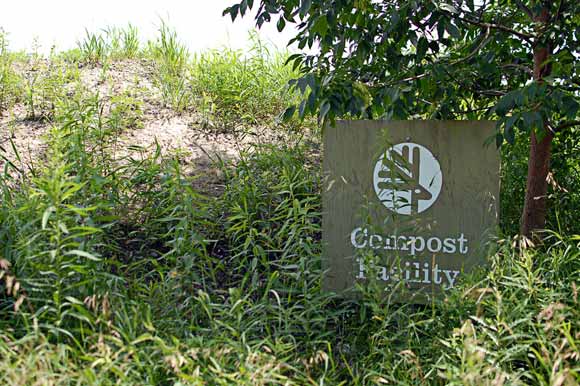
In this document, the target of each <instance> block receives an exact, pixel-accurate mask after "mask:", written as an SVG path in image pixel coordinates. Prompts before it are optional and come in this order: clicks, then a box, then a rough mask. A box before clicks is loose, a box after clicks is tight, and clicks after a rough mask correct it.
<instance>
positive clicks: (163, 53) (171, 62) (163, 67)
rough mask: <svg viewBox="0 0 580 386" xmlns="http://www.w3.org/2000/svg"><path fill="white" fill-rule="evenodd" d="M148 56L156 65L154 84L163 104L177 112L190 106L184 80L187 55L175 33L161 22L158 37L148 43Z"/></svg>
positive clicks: (189, 94)
mask: <svg viewBox="0 0 580 386" xmlns="http://www.w3.org/2000/svg"><path fill="white" fill-rule="evenodd" d="M148 49H149V54H150V55H151V56H152V57H153V59H154V60H155V63H156V73H155V83H156V85H157V87H158V88H159V89H160V90H161V95H162V98H163V101H164V103H165V104H166V105H167V106H171V107H172V108H174V109H175V110H177V111H183V110H185V109H187V108H188V107H189V105H190V100H191V92H190V91H189V88H188V83H187V81H186V79H185V69H186V66H187V62H188V60H189V53H188V50H187V48H186V47H185V45H184V44H183V43H182V42H180V41H179V38H178V37H177V33H176V32H175V31H174V30H172V29H171V28H170V27H169V26H168V25H167V24H166V23H165V21H163V20H162V21H161V25H160V27H159V37H158V38H157V40H156V41H154V42H151V41H150V42H148Z"/></svg>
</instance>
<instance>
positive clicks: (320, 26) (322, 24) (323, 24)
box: [312, 15, 328, 37]
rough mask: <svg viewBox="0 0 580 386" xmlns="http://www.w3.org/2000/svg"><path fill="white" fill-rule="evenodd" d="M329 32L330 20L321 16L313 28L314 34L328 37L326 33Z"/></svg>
mask: <svg viewBox="0 0 580 386" xmlns="http://www.w3.org/2000/svg"><path fill="white" fill-rule="evenodd" d="M327 30H328V20H327V19H326V16H325V15H322V16H320V17H319V18H318V19H316V22H315V23H314V25H313V26H312V32H315V33H317V34H319V35H321V36H323V37H324V36H326V31H327Z"/></svg>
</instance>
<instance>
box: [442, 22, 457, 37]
mask: <svg viewBox="0 0 580 386" xmlns="http://www.w3.org/2000/svg"><path fill="white" fill-rule="evenodd" d="M445 29H446V30H447V32H448V33H449V35H451V37H453V38H454V39H457V40H459V39H461V32H459V29H458V28H457V27H456V26H455V25H453V23H447V25H446V28H445Z"/></svg>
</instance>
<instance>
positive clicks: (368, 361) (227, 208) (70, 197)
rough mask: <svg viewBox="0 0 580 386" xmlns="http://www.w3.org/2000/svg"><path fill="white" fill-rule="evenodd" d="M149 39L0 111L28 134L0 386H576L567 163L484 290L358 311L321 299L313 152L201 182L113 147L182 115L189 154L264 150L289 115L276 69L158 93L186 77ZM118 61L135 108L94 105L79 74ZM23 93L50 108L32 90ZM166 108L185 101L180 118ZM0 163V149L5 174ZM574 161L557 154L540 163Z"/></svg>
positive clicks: (56, 70) (218, 170)
mask: <svg viewBox="0 0 580 386" xmlns="http://www.w3.org/2000/svg"><path fill="white" fill-rule="evenodd" d="M127 34H128V35H130V33H129V32H127ZM164 34H165V35H164ZM164 34H163V33H162V34H160V38H159V39H160V40H159V41H158V42H157V43H151V44H152V45H150V46H149V49H147V50H145V51H144V52H141V51H138V52H140V53H139V55H142V57H141V56H137V58H138V59H136V58H133V59H128V58H126V57H125V58H124V59H123V60H124V61H125V62H123V61H121V62H119V61H118V60H119V58H113V56H112V55H113V54H111V50H113V48H110V47H113V46H115V45H114V44H111V43H107V40H102V45H103V47H104V48H103V49H102V50H100V49H97V48H98V45H99V44H101V43H99V42H100V40H99V38H98V37H95V39H94V40H95V41H96V43H94V45H96V47H97V48H95V49H94V50H93V51H95V52H96V54H94V55H92V54H91V55H92V56H91V55H88V54H87V53H88V52H92V51H91V50H92V49H89V48H86V47H85V48H84V49H83V48H81V50H80V52H72V53H67V54H63V56H58V58H61V59H57V56H55V57H54V58H53V60H54V61H51V60H48V61H45V59H42V60H40V59H38V61H39V62H38V63H40V64H39V65H42V66H43V67H42V70H40V71H38V73H37V74H36V75H35V76H38V79H53V78H55V79H57V80H55V82H56V84H55V86H54V93H53V92H52V91H47V96H46V99H42V98H43V97H42V98H41V99H38V100H41V101H43V102H42V103H40V102H38V103H37V102H34V101H36V100H37V99H36V98H37V97H38V94H36V92H35V91H33V98H32V99H29V102H26V98H25V95H27V94H26V92H25V93H24V94H19V92H18V91H14V94H10V95H13V96H12V97H11V98H12V99H10V100H11V102H10V106H11V107H10V108H11V109H13V110H11V111H13V112H14V111H16V112H17V113H18V111H20V112H21V113H22V114H24V116H20V115H18V114H16V115H15V117H14V119H8V120H7V121H8V122H11V123H10V124H7V125H3V126H2V127H0V130H2V131H1V132H0V135H2V139H5V138H6V137H9V136H5V133H6V131H7V130H10V128H11V127H15V128H17V127H20V126H19V125H21V124H26V125H28V124H29V123H30V122H36V123H38V122H40V123H41V124H42V125H43V126H42V127H43V130H44V133H45V134H44V136H42V137H41V140H42V146H43V151H42V152H41V154H39V155H38V158H37V161H36V162H34V163H28V162H20V161H19V157H18V156H17V154H20V153H22V152H23V151H26V149H23V148H18V149H17V150H18V152H15V151H14V150H12V151H11V152H10V157H9V161H10V163H9V162H4V171H3V173H2V177H1V178H0V194H1V195H2V200H1V202H0V224H2V226H1V228H0V263H1V264H0V277H1V279H0V287H1V290H2V291H1V293H2V295H0V327H1V331H2V332H1V333H0V336H1V339H0V356H1V358H2V360H1V361H0V378H1V379H3V380H4V383H6V384H55V385H56V384H58V385H60V384H104V385H107V384H252V385H253V384H329V385H335V384H341V383H342V384H380V383H385V384H389V383H391V384H425V383H427V384H437V383H440V384H472V385H480V384H498V385H501V384H530V383H532V384H560V385H565V384H575V383H578V381H579V380H580V374H579V371H580V368H579V364H578V363H579V359H580V353H579V349H578V344H579V342H580V315H579V312H580V307H579V306H578V288H577V283H578V281H579V279H580V258H579V257H580V238H579V237H578V236H575V235H574V234H575V233H577V232H578V231H577V229H578V227H579V226H580V224H578V222H577V221H578V220H577V219H575V217H574V213H577V211H578V208H580V202H579V201H578V199H577V196H576V195H575V194H576V193H575V192H576V191H577V190H576V191H575V190H574V189H573V188H574V187H575V186H577V184H578V183H579V179H578V178H575V177H574V175H576V176H577V174H573V173H578V172H579V169H578V164H577V163H576V164H574V160H573V159H570V158H564V157H563V158H562V159H561V162H566V165H568V167H569V170H570V171H571V173H572V174H570V175H568V176H567V177H566V178H567V179H566V178H559V177H558V176H556V177H555V181H557V182H558V185H557V186H555V187H554V190H553V193H552V194H553V197H554V200H555V202H556V203H558V202H560V201H561V205H554V206H553V207H554V208H555V210H554V213H553V214H552V216H553V217H552V218H553V219H555V220H559V224H561V226H560V229H558V228H556V226H554V229H558V232H554V233H552V234H550V235H549V238H548V239H547V242H546V245H545V247H543V248H540V249H537V250H532V249H523V250H522V249H519V248H518V247H517V240H512V239H510V238H508V237H506V238H505V240H503V241H501V242H499V251H498V252H497V253H496V254H495V255H493V256H490V257H489V261H490V268H489V270H486V271H482V272H479V273H476V274H474V275H472V277H470V278H468V279H466V281H464V282H462V283H460V284H459V285H458V286H457V287H456V288H455V289H454V290H453V291H451V292H450V294H449V298H448V299H447V300H446V301H443V302H439V303H435V304H431V305H429V306H426V307H418V306H410V305H399V304H391V303H389V301H388V299H385V297H384V296H383V295H382V294H380V293H378V292H377V290H376V289H373V288H367V289H365V290H363V291H362V300H361V301H359V302H356V303H355V302H351V301H348V300H344V299H340V298H337V297H335V296H333V295H330V294H325V293H322V292H321V291H320V279H321V275H322V272H321V268H320V249H321V246H320V212H321V208H320V174H321V173H320V166H319V153H320V149H319V148H318V147H319V145H318V140H317V136H316V134H311V133H309V134H305V132H306V131H305V129H302V130H298V132H296V130H297V129H298V126H299V125H300V123H299V122H291V123H290V127H284V126H281V127H277V128H276V129H275V131H278V132H280V133H283V134H284V135H283V140H278V141H277V140H276V135H271V136H269V140H268V141H257V140H255V141H250V142H246V143H245V145H243V146H242V145H240V148H241V149H240V150H241V151H240V152H238V153H236V155H235V156H233V155H232V157H230V158H231V159H228V157H222V155H223V154H222V155H220V154H221V153H219V152H208V155H209V158H210V159H209V161H212V160H213V162H212V167H211V168H209V169H205V171H204V174H205V175H201V172H200V170H199V169H195V168H194V169H192V168H191V166H190V163H189V160H190V158H188V157H190V155H188V154H187V153H185V152H183V151H175V150H172V148H171V147H163V146H161V145H159V146H155V144H154V143H153V144H151V143H147V144H145V145H144V146H141V147H138V146H132V147H131V146H129V145H131V143H130V138H132V137H131V136H130V133H134V132H136V131H137V130H139V128H140V127H147V125H148V117H149V116H150V115H149V114H153V112H152V111H151V110H152V109H157V110H159V111H165V113H166V114H175V116H174V115H171V117H177V116H179V117H184V116H185V117H188V116H191V120H190V121H188V123H187V124H186V127H187V128H188V130H190V131H187V133H190V134H194V133H196V132H202V133H208V132H211V133H216V132H221V131H228V130H229V131H237V132H238V134H239V136H238V137H236V138H240V137H243V136H244V135H243V134H244V133H250V134H246V136H248V135H249V136H251V135H252V134H251V133H256V132H257V133H261V132H260V131H254V130H256V126H258V127H259V126H271V127H273V126H274V124H275V122H276V116H277V114H278V113H279V112H280V111H279V109H282V110H283V106H284V101H285V100H286V99H287V98H291V96H288V95H285V94H283V93H281V94H276V95H280V96H279V99H278V101H276V100H275V99H273V97H272V96H271V95H270V94H269V93H270V92H273V90H274V87H273V86H272V85H273V84H274V83H277V80H276V79H284V77H289V76H291V74H289V73H284V72H282V73H278V72H276V71H288V70H287V69H285V68H284V67H282V66H280V67H277V66H278V65H274V64H275V63H278V64H279V63H280V61H281V62H283V59H280V61H277V60H278V59H275V60H274V59H271V58H270V59H268V58H267V57H265V59H264V61H263V62H261V61H259V60H256V59H255V58H254V59H253V60H254V61H255V62H253V63H258V64H257V65H256V66H252V65H249V64H248V62H243V61H242V62H238V61H237V60H238V59H236V60H234V61H231V60H230V59H232V58H231V57H229V56H228V54H227V53H218V52H216V53H213V54H211V55H209V56H206V60H207V63H206V64H205V65H204V67H203V68H204V69H205V70H204V71H207V72H206V73H204V72H203V71H201V70H200V72H198V74H199V73H202V74H204V76H206V77H207V80H205V81H201V80H199V79H201V78H196V79H198V81H197V82H191V83H186V84H184V85H183V86H180V85H179V84H174V85H171V82H169V83H167V85H166V86H162V84H165V83H163V82H167V79H166V80H163V79H162V77H163V76H168V77H169V78H168V79H174V80H180V79H184V78H183V77H182V75H183V71H193V70H192V69H191V68H192V67H191V66H192V65H191V63H189V64H187V65H185V64H179V63H180V62H187V61H186V60H185V59H179V56H180V55H182V54H179V53H177V54H175V52H176V51H177V52H179V49H176V48H175V47H177V46H178V40H177V38H176V37H174V36H173V37H171V36H172V35H171V32H170V31H169V30H166V31H165V32H164ZM120 36H122V35H120ZM164 36H165V37H164ZM102 39H104V38H102ZM127 39H128V40H129V41H130V40H131V38H130V37H129V38H127ZM88 41H89V43H87V44H89V46H90V44H93V43H90V42H91V41H92V38H91V39H89V40H88ZM155 44H157V45H155ZM128 46H129V47H130V46H131V44H128ZM107 47H109V48H107ZM151 47H157V48H151ZM168 47H169V48H168ZM171 47H173V48H171ZM129 51H130V50H129ZM99 52H104V53H106V52H109V53H108V54H99ZM131 52H132V51H131ZM5 55H8V54H5ZM135 55H137V54H135ZM183 55H185V54H183ZM8 56H9V58H10V61H11V64H10V67H9V68H10V71H13V72H12V74H14V75H13V76H14V79H16V78H17V77H18V76H22V75H18V74H19V72H18V63H21V61H19V59H18V57H17V56H14V55H13V54H10V55H8ZM120 56H122V55H120ZM125 56H128V54H125ZM184 57H185V56H184ZM235 57H236V58H240V60H242V59H241V57H240V56H237V55H236V56H235ZM31 58H32V57H27V60H30V59H31ZM228 58H229V59H228ZM113 59H114V60H113ZM60 60H62V61H60ZM109 60H110V62H108V61H109ZM126 60H140V61H143V62H144V63H146V64H145V65H143V67H139V68H144V69H145V70H143V72H141V73H138V74H136V75H135V78H136V81H135V83H134V84H137V85H141V86H142V87H143V88H140V87H137V86H136V87H132V86H131V87H130V89H129V91H127V92H126V94H125V93H120V94H119V90H118V89H115V90H112V91H111V92H110V93H109V92H108V91H107V90H106V88H105V89H104V90H103V91H102V93H99V94H98V95H96V94H94V93H92V92H90V90H89V91H87V90H86V87H83V84H85V83H83V80H82V79H81V74H83V73H82V71H81V70H82V68H84V66H88V67H89V68H91V69H92V71H96V72H97V74H103V79H105V80H106V79H107V75H111V74H113V73H114V72H113V71H110V69H111V68H114V67H115V66H116V65H119V63H131V62H130V61H129V62H127V61H126ZM104 62H106V63H104ZM224 62H225V63H224ZM55 63H60V65H57V64H55ZM197 63H198V65H199V66H202V64H200V63H201V62H197ZM227 63H229V64H227ZM241 63H244V64H245V66H242V65H241ZM272 63H274V64H272ZM59 66H63V67H59ZM107 66H108V67H107ZM148 66H149V67H148ZM163 68H166V70H167V73H164V72H163V71H164V70H161V69H163ZM278 68H279V69H280V70H278ZM147 69H148V70H147ZM51 71H53V72H51ZM101 71H102V73H101ZM173 71H178V72H177V73H178V74H180V75H175V73H174V72H173ZM51 74H52V75H51ZM63 74H64V75H63ZM66 74H72V75H66ZM163 74H165V75H163ZM258 74H259V75H263V74H268V76H266V77H259V76H257V75H258ZM284 74H286V75H284ZM61 75H62V76H64V77H65V78H66V79H69V80H67V81H66V84H68V85H69V86H68V87H66V88H65V87H62V86H63V84H64V83H65V80H59V79H61V78H59V76H61ZM24 76H26V73H25V75H24ZM30 76H32V75H30ZM156 77H161V78H156ZM185 78H186V79H187V77H185ZM268 78H269V79H270V80H269V81H268V82H270V83H265V84H262V85H260V84H257V82H264V80H263V79H268ZM156 79H157V80H156ZM77 81H78V82H77ZM180 81H181V80H180ZM44 82H46V83H44ZM84 82H86V80H85V81H84ZM156 82H159V83H156ZM149 83H150V87H149ZM15 84H20V86H15V88H14V90H18V87H22V83H19V82H16V83H15ZM35 84H36V83H35ZM38 84H42V85H43V86H42V87H41V88H40V89H44V87H45V86H44V85H46V87H47V88H48V90H50V87H49V86H48V85H50V84H51V83H50V82H49V81H46V80H43V81H42V82H41V83H38ZM95 84H97V85H98V84H99V81H98V78H97V82H96V83H95ZM101 84H107V82H106V81H104V82H103V83H101ZM202 85H205V86H204V88H203V89H202ZM194 86H196V87H199V88H196V87H194ZM24 87H25V88H24V90H26V86H24ZM164 87H166V88H167V90H169V91H163V89H164ZM236 87H237V88H236ZM6 89H8V88H6ZM22 90H23V89H21V91H22ZM27 90H28V91H27V92H28V93H30V89H27ZM172 90H173V91H172ZM175 90H181V91H175ZM211 90H214V91H211ZM277 90H278V91H276V92H283V89H277ZM241 91H244V92H245V94H244V97H240V92H241ZM11 92H12V91H11ZM61 93H62V94H61ZM164 93H165V94H164ZM182 93H186V94H187V93H189V94H187V95H189V97H187V98H189V99H186V100H187V103H184V104H183V105H181V107H180V105H179V103H180V102H179V101H180V100H183V98H185V97H183V96H180V95H182ZM204 93H205V94H204ZM214 93H215V94H214ZM186 94H183V95H186ZM42 95H44V94H42ZM164 95H166V96H164ZM167 95H168V96H172V95H173V96H176V99H174V98H173V97H169V98H168V97H167ZM208 95H209V96H208ZM204 98H206V99H204ZM228 98H229V99H228ZM30 100H32V101H33V102H30ZM273 100H274V102H275V103H274V102H273ZM31 103H32V106H35V107H34V111H35V113H34V114H31V110H30V106H31ZM262 103H264V105H262ZM36 106H38V107H36ZM204 106H205V107H204ZM208 106H209V107H208ZM212 106H213V107H212ZM268 106H270V107H268ZM14 109H15V110H14ZM19 109H20V110H19ZM163 109H166V110H163ZM188 114H190V115H188ZM261 114H264V115H261ZM7 116H9V115H8V114H5V115H4V117H7ZM32 119H34V121H32ZM7 121H3V122H7ZM169 121H170V122H171V120H169ZM11 125H12V126H11ZM164 127H174V126H171V125H169V126H164ZM290 129H291V130H290ZM152 130H153V129H152ZM159 135H160V136H161V135H163V133H161V132H160V133H159ZM280 135H282V134H280ZM123 137H125V139H122V138H123ZM214 138H215V137H214ZM124 141H129V142H124ZM260 142H270V143H269V144H260ZM10 143H11V142H10V141H9V140H6V141H4V142H3V143H2V146H3V148H4V150H6V152H5V153H2V154H8V151H9V150H10V148H11V145H10ZM574 146H578V144H577V143H574V141H573V139H571V140H570V143H568V144H562V146H561V147H558V149H557V152H558V151H560V152H562V154H568V152H569V151H573V149H574ZM571 149H572V150H571ZM206 151H207V150H206ZM523 153H524V152H523V151H521V150H519V149H518V148H517V147H516V148H512V150H510V152H509V153H507V154H506V158H504V159H505V160H506V161H504V162H505V163H506V166H508V165H509V166H510V167H509V168H504V177H503V178H504V179H503V187H502V189H503V192H502V194H503V196H504V197H507V198H508V200H507V201H506V200H505V199H504V200H503V202H504V204H503V205H504V206H503V207H502V211H503V213H504V232H505V234H506V235H509V234H512V233H513V232H512V231H513V228H512V226H513V225H512V224H515V223H516V222H517V219H516V218H515V217H514V216H517V213H518V212H519V211H514V212H511V211H510V210H509V208H510V207H509V197H513V196H515V197H521V196H520V193H521V191H522V186H523V180H522V179H521V176H520V175H519V174H517V173H518V170H519V169H518V165H519V162H521V160H522V158H523V157H524V155H523ZM7 158H8V157H7ZM20 158H21V159H26V154H22V155H21V157H20ZM208 174H211V175H212V177H211V178H208ZM204 179H205V180H204ZM200 180H202V181H201V182H202V183H200ZM558 187H559V188H558ZM560 188H561V189H565V190H567V191H568V192H565V191H563V190H560ZM553 224H556V223H553Z"/></svg>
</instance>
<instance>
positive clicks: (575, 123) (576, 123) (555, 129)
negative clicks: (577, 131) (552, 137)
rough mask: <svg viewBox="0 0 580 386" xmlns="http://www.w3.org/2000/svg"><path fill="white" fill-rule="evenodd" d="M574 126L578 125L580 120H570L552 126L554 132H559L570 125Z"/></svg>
mask: <svg viewBox="0 0 580 386" xmlns="http://www.w3.org/2000/svg"><path fill="white" fill-rule="evenodd" d="M574 126H580V121H570V122H566V123H562V124H561V125H559V126H556V127H554V130H553V131H554V133H559V132H561V131H563V130H566V129H569V128H571V127H574Z"/></svg>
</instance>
